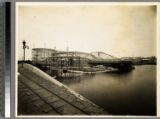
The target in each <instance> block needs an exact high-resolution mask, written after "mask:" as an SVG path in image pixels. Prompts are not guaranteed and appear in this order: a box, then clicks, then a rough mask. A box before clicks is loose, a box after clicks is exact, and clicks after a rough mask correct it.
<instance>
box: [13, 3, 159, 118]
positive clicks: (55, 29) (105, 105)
mask: <svg viewBox="0 0 160 119" xmlns="http://www.w3.org/2000/svg"><path fill="white" fill-rule="evenodd" d="M156 35H157V6H156V5H155V4H151V3H147V4H142V3H136V4H135V3H103V2H48V3H46V2H34V3H30V2H17V3H16V102H15V104H16V116H156V115H157V106H156V105H157V103H156V102H157V101H156V100H157V95H156V94H157V91H156V88H157V52H156V45H157V44H156V41H157V40H156V39H157V37H156Z"/></svg>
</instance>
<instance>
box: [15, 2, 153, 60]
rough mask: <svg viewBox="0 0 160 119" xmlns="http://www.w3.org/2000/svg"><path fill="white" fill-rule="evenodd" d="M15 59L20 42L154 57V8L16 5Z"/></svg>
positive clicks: (59, 48) (85, 50)
mask: <svg viewBox="0 0 160 119" xmlns="http://www.w3.org/2000/svg"><path fill="white" fill-rule="evenodd" d="M17 20H18V24H17V25H18V27H17V28H18V35H17V36H18V37H17V40H18V59H22V56H23V51H22V41H23V40H25V41H26V42H27V44H28V45H29V50H27V51H26V55H27V59H30V58H31V49H32V48H43V47H45V48H55V47H56V49H57V50H66V47H67V46H68V47H69V50H70V51H73V50H75V51H84V52H92V51H103V52H105V53H108V54H111V55H113V56H117V57H126V56H133V57H136V56H155V55H156V6H146V5H145V6H142V5H138V6H135V5H132V6H131V5H108V4H97V5H96V4H87V3H86V4H78V3H75V4H64V3H62V4H50V5H36V4H35V5H19V7H18V14H17Z"/></svg>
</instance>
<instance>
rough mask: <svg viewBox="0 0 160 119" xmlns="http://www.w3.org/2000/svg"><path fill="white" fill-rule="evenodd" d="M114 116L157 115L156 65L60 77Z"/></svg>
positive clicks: (63, 81)
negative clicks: (66, 77) (131, 69)
mask: <svg viewBox="0 0 160 119" xmlns="http://www.w3.org/2000/svg"><path fill="white" fill-rule="evenodd" d="M60 81H61V82H62V83H64V84H66V85H68V86H69V87H70V88H72V89H73V90H75V91H77V92H79V93H80V94H81V95H83V96H84V97H86V98H88V99H89V100H91V101H93V102H94V103H96V104H97V105H99V106H101V107H103V108H104V109H105V110H106V111H108V112H109V113H111V114H113V115H155V114H156V66H155V65H145V66H136V67H135V70H133V71H132V72H127V73H101V74H96V75H83V76H81V77H78V78H75V79H73V80H69V79H66V80H60Z"/></svg>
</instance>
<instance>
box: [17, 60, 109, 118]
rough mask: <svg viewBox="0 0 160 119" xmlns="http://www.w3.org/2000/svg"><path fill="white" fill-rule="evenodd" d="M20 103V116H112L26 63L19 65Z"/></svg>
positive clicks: (18, 100)
mask: <svg viewBox="0 0 160 119" xmlns="http://www.w3.org/2000/svg"><path fill="white" fill-rule="evenodd" d="M93 93H94V92H93ZM17 102H18V103H17V104H18V106H17V107H18V116H20V115H23V116H24V115H109V113H108V112H106V111H105V110H104V109H103V108H101V107H100V106H98V105H96V104H94V103H93V102H92V101H90V100H88V99H86V98H85V97H83V96H82V95H80V94H78V93H77V92H75V91H73V90H72V89H70V88H68V87H67V86H66V85H64V84H62V83H60V82H59V81H57V80H56V79H54V78H53V77H51V76H49V75H48V74H46V73H45V72H43V71H42V70H40V69H38V68H37V67H35V66H32V65H30V64H26V63H24V64H23V65H22V64H18V98H17Z"/></svg>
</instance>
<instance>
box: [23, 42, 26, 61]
mask: <svg viewBox="0 0 160 119" xmlns="http://www.w3.org/2000/svg"><path fill="white" fill-rule="evenodd" d="M22 43H23V51H24V54H23V61H24V62H25V49H26V41H23V42H22Z"/></svg>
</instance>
